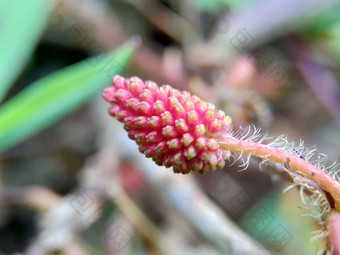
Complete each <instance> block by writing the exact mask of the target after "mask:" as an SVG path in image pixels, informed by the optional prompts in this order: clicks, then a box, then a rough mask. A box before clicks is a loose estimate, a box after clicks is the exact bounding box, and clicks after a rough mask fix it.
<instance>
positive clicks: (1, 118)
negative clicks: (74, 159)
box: [0, 43, 135, 152]
mask: <svg viewBox="0 0 340 255" xmlns="http://www.w3.org/2000/svg"><path fill="white" fill-rule="evenodd" d="M134 48H135V47H134V46H133V45H132V44H131V43H127V44H125V45H123V46H121V47H120V48H119V49H117V50H115V51H114V52H112V53H109V54H107V55H102V56H100V57H94V58H89V59H87V60H84V61H82V62H79V63H77V64H74V65H72V66H70V67H68V68H65V69H63V70H61V71H58V72H56V73H54V74H51V75H49V76H48V77H46V78H43V79H41V80H39V81H37V82H35V83H33V84H31V85H30V86H29V87H27V88H26V89H25V90H23V91H22V92H21V93H19V94H18V95H17V96H15V97H14V98H12V99H11V100H9V101H8V102H7V103H6V104H4V105H3V106H2V107H1V108H0V152H2V151H4V150H6V149H8V148H10V147H12V146H13V145H15V144H18V143H20V142H21V141H23V140H24V139H26V138H27V137H29V136H32V135H34V134H36V133H38V132H39V131H40V130H42V129H44V128H46V127H48V126H50V125H52V124H53V123H55V122H56V121H58V120H59V119H60V118H62V117H63V116H65V115H66V114H67V113H69V112H71V111H72V110H74V109H76V108H77V107H79V106H80V105H81V104H83V103H84V102H86V101H87V100H88V99H89V98H91V96H93V95H94V94H99V93H101V90H102V88H103V87H105V86H107V85H108V84H109V83H110V81H111V77H112V76H113V75H114V74H116V73H119V72H120V71H121V70H122V69H123V68H125V67H126V65H127V64H128V63H129V60H130V58H131V57H132V54H133V51H134Z"/></svg>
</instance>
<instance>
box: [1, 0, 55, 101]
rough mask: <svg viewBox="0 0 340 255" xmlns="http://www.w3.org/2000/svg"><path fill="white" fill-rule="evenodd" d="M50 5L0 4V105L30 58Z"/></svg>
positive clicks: (33, 1)
mask: <svg viewBox="0 0 340 255" xmlns="http://www.w3.org/2000/svg"><path fill="white" fill-rule="evenodd" d="M53 2H54V0H25V1H22V0H2V1H0V56H1V58H0V77H1V79H0V101H1V100H2V99H3V97H4V96H5V94H6V92H7V90H8V89H9V87H10V85H11V84H12V83H13V82H14V80H15V79H16V77H17V76H18V74H19V73H20V72H21V70H22V69H23V67H24V65H25V64H26V61H27V60H28V58H29V57H30V55H31V54H32V52H33V50H34V48H35V46H36V43H37V42H38V40H39V38H40V36H41V34H42V32H43V30H44V28H45V25H46V21H47V17H48V13H49V11H50V10H51V7H52V3H53Z"/></svg>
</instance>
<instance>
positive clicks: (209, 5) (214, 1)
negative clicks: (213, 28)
mask: <svg viewBox="0 0 340 255" xmlns="http://www.w3.org/2000/svg"><path fill="white" fill-rule="evenodd" d="M192 2H193V4H194V5H195V6H196V7H197V8H198V9H199V10H202V11H208V12H209V11H210V12H221V10H223V9H224V10H226V9H227V8H230V9H232V10H237V9H239V8H242V7H243V6H245V5H247V4H249V3H251V2H254V0H210V1H206V0H192Z"/></svg>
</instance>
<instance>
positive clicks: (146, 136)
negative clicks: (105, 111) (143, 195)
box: [103, 75, 231, 173]
mask: <svg viewBox="0 0 340 255" xmlns="http://www.w3.org/2000/svg"><path fill="white" fill-rule="evenodd" d="M112 84H113V86H112V87H108V88H106V89H105V90H104V91H103V97H104V99H105V100H106V101H108V102H109V103H110V104H111V105H112V106H111V107H110V108H109V114H110V115H111V116H113V117H116V118H117V119H118V120H119V121H120V122H122V123H124V128H125V130H126V131H127V132H128V136H129V137H130V138H131V139H132V140H134V141H135V142H136V143H137V144H138V147H139V151H140V152H142V153H144V155H145V156H146V157H151V158H152V159H153V160H154V161H155V162H156V163H157V164H158V165H163V166H166V167H173V169H174V172H175V173H189V172H190V171H191V170H193V171H198V172H200V173H205V172H207V171H209V170H216V169H221V168H223V167H224V164H225V162H224V160H225V159H227V158H228V157H229V156H230V152H229V151H225V150H222V149H221V148H220V145H219V143H218V142H217V141H218V138H219V137H223V136H228V135H230V134H229V130H230V129H231V119H230V117H229V116H226V115H225V113H224V112H223V111H220V110H215V106H214V105H213V104H210V103H206V102H204V101H202V100H201V99H199V98H198V97H196V96H192V95H191V94H190V93H189V92H187V91H179V90H176V89H173V88H172V87H170V86H169V85H163V86H161V87H158V86H157V84H156V83H155V82H153V81H146V82H143V81H142V80H141V79H139V78H138V77H132V78H130V79H126V78H124V77H122V76H118V75H117V76H115V77H113V79H112Z"/></svg>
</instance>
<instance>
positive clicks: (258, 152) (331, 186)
mask: <svg viewBox="0 0 340 255" xmlns="http://www.w3.org/2000/svg"><path fill="white" fill-rule="evenodd" d="M219 143H220V146H221V148H222V149H223V150H229V151H231V152H234V153H243V154H248V155H249V154H250V155H252V156H255V157H259V158H262V159H268V160H272V161H275V162H277V163H280V164H282V165H284V164H285V162H286V161H287V159H289V166H290V169H291V170H292V171H294V172H296V173H299V174H302V175H303V176H304V177H305V178H308V179H310V180H312V181H314V182H315V183H316V184H318V185H320V187H321V188H322V189H324V190H325V191H327V192H328V193H330V195H331V196H332V197H333V199H334V207H335V209H336V210H337V211H340V183H339V182H338V181H337V180H335V179H334V178H332V177H331V176H330V175H328V174H327V173H326V172H324V171H322V170H321V169H319V168H317V167H316V166H314V165H312V164H310V163H309V162H307V161H306V160H305V159H303V158H300V157H299V156H297V155H294V154H292V153H289V152H287V151H284V150H281V149H278V148H275V147H273V146H270V145H266V144H261V143H257V142H253V141H244V140H239V139H236V138H233V137H227V138H223V140H219Z"/></svg>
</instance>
